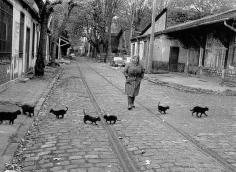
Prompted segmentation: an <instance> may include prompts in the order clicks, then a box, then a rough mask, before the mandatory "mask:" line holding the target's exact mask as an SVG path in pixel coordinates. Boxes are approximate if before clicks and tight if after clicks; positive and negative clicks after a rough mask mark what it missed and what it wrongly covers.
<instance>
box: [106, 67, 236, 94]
mask: <svg viewBox="0 0 236 172" xmlns="http://www.w3.org/2000/svg"><path fill="white" fill-rule="evenodd" d="M106 65H107V66H109V67H111V66H110V64H106ZM111 68H113V69H114V70H118V71H120V72H123V69H124V68H123V67H111ZM144 79H146V80H148V81H150V82H152V83H155V84H158V85H161V86H167V87H171V88H174V89H177V90H180V91H184V92H191V93H198V94H216V95H226V96H236V86H235V87H229V86H226V85H223V84H221V82H222V81H221V78H218V77H208V76H187V75H186V74H185V73H172V72H169V73H161V74H145V75H144Z"/></svg>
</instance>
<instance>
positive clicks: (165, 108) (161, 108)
mask: <svg viewBox="0 0 236 172" xmlns="http://www.w3.org/2000/svg"><path fill="white" fill-rule="evenodd" d="M167 109H170V107H169V106H161V105H160V102H159V103H158V111H159V112H160V113H161V114H162V113H164V114H166V111H167Z"/></svg>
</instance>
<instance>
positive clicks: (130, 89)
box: [124, 56, 145, 110]
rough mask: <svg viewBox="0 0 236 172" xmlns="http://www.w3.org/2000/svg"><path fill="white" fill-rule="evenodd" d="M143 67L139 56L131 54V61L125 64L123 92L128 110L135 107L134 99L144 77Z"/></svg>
mask: <svg viewBox="0 0 236 172" xmlns="http://www.w3.org/2000/svg"><path fill="white" fill-rule="evenodd" d="M144 71H145V70H144V68H143V66H142V65H141V64H140V62H139V56H133V57H132V58H131V62H130V63H128V64H127V65H126V66H125V69H124V75H125V78H126V82H125V93H126V94H127V96H128V110H132V108H135V106H134V100H135V97H136V96H137V95H138V93H139V89H140V83H141V80H142V79H143V77H144Z"/></svg>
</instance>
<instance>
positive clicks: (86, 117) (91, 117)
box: [83, 109, 101, 125]
mask: <svg viewBox="0 0 236 172" xmlns="http://www.w3.org/2000/svg"><path fill="white" fill-rule="evenodd" d="M83 113H84V123H85V124H86V121H90V122H91V123H92V124H93V123H94V124H95V125H97V123H96V122H97V121H101V118H100V117H93V116H90V115H87V114H86V113H85V110H84V109H83Z"/></svg>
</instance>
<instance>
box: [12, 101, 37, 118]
mask: <svg viewBox="0 0 236 172" xmlns="http://www.w3.org/2000/svg"><path fill="white" fill-rule="evenodd" d="M16 105H17V106H19V107H21V109H22V113H23V114H24V115H26V114H27V113H28V116H29V117H31V114H33V116H34V108H35V107H34V106H31V105H27V104H24V105H18V104H16Z"/></svg>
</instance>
